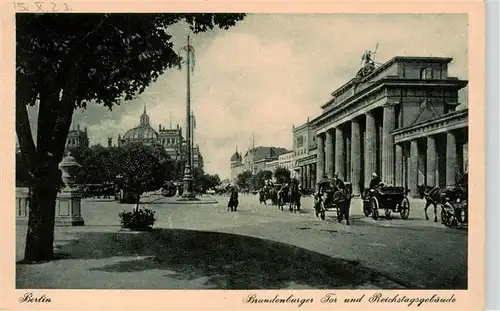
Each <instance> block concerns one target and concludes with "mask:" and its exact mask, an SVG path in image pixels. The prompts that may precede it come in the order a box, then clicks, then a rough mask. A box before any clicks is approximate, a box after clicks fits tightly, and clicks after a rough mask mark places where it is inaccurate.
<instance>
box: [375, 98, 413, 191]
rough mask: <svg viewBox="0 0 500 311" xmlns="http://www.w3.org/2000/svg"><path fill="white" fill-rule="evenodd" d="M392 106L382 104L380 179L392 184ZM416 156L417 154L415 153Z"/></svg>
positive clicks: (393, 125) (393, 126)
mask: <svg viewBox="0 0 500 311" xmlns="http://www.w3.org/2000/svg"><path fill="white" fill-rule="evenodd" d="M395 117H396V115H395V110H394V106H392V105H391V106H384V116H383V123H384V124H383V127H382V176H381V178H382V181H384V182H385V183H388V184H394V137H392V135H391V132H392V131H393V130H394V128H395V125H396V124H395V122H396V120H395ZM416 156H417V157H418V155H416Z"/></svg>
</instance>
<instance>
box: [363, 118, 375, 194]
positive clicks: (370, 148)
mask: <svg viewBox="0 0 500 311" xmlns="http://www.w3.org/2000/svg"><path fill="white" fill-rule="evenodd" d="M364 155H365V188H368V186H369V185H370V180H371V179H372V174H373V173H376V172H377V128H376V127H375V116H374V115H373V114H372V113H371V112H368V113H367V114H366V133H365V150H364Z"/></svg>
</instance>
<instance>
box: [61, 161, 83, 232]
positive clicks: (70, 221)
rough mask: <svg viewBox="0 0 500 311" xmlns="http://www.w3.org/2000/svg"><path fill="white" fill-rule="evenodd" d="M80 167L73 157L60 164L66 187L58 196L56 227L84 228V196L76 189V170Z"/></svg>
mask: <svg viewBox="0 0 500 311" xmlns="http://www.w3.org/2000/svg"><path fill="white" fill-rule="evenodd" d="M78 167H80V164H78V163H77V162H76V161H75V158H73V157H72V156H71V155H69V154H68V156H66V157H64V158H63V160H62V162H61V163H59V169H60V170H61V171H62V180H63V182H64V184H65V185H66V187H65V188H64V189H63V190H62V191H61V192H60V193H59V194H58V195H57V199H56V210H55V225H56V226H83V225H84V221H83V218H82V211H81V199H82V195H81V194H80V193H79V192H78V191H77V190H76V189H75V188H74V184H75V173H76V169H77V168H78Z"/></svg>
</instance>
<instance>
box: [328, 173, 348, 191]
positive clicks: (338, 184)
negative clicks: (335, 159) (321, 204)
mask: <svg viewBox="0 0 500 311" xmlns="http://www.w3.org/2000/svg"><path fill="white" fill-rule="evenodd" d="M330 184H331V185H332V190H333V192H337V191H338V190H342V189H344V187H345V185H344V182H343V181H342V180H340V179H339V177H338V175H337V173H335V174H333V179H332V181H331V183H330Z"/></svg>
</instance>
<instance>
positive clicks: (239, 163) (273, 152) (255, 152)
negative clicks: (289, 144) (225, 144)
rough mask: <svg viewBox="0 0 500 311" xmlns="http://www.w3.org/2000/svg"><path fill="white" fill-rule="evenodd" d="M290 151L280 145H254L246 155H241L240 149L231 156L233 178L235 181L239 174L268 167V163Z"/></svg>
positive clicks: (254, 171)
mask: <svg viewBox="0 0 500 311" xmlns="http://www.w3.org/2000/svg"><path fill="white" fill-rule="evenodd" d="M286 152H288V150H287V149H285V148H280V147H264V146H259V147H254V148H252V149H248V150H247V152H246V153H245V155H243V156H242V155H241V154H240V153H239V152H238V150H236V152H235V153H234V154H233V155H232V156H231V180H233V181H235V180H236V179H237V177H238V175H239V174H241V173H242V172H244V171H250V172H252V173H253V174H257V173H258V172H260V171H262V170H265V169H266V163H268V162H270V161H273V160H278V157H279V155H281V154H283V153H286Z"/></svg>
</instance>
